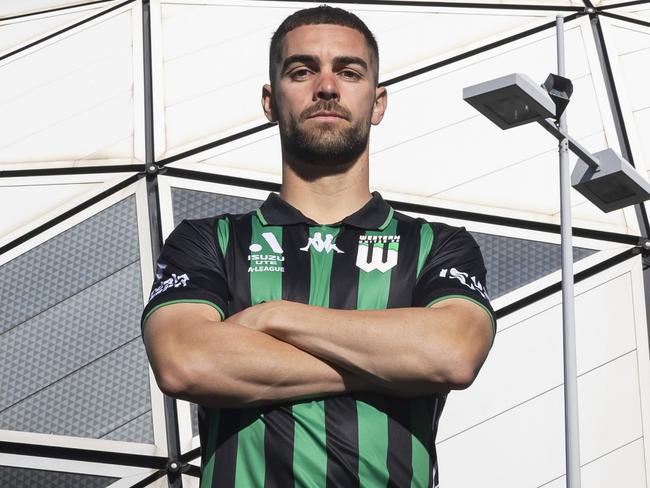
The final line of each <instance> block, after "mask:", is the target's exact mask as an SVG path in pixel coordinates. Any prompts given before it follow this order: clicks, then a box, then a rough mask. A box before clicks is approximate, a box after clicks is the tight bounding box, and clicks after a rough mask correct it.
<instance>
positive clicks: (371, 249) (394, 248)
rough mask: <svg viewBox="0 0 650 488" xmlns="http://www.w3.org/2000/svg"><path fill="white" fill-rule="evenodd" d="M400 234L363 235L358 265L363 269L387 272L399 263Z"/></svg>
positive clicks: (360, 239) (358, 254) (358, 253)
mask: <svg viewBox="0 0 650 488" xmlns="http://www.w3.org/2000/svg"><path fill="white" fill-rule="evenodd" d="M398 249H399V236H361V237H360V238H359V250H358V251H357V263H356V264H357V266H358V267H359V268H361V269H362V270H363V271H367V272H370V271H372V270H375V269H376V270H378V271H381V272H382V273H385V272H386V271H388V270H389V269H391V268H393V267H394V266H395V265H397V257H398Z"/></svg>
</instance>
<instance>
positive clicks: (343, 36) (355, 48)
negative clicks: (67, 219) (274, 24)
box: [281, 24, 370, 61]
mask: <svg viewBox="0 0 650 488" xmlns="http://www.w3.org/2000/svg"><path fill="white" fill-rule="evenodd" d="M281 52H282V58H283V59H285V58H287V57H289V56H294V55H296V54H306V55H314V56H322V55H327V54H331V55H332V56H357V57H360V58H362V59H365V60H367V61H370V54H369V50H368V44H367V42H366V38H365V37H364V36H363V34H362V33H361V32H359V31H358V30H356V29H353V28H351V27H345V26H341V25H334V24H315V25H302V26H300V27H296V28H295V29H293V30H291V31H289V32H287V35H286V37H285V39H284V42H283V43H282V51H281Z"/></svg>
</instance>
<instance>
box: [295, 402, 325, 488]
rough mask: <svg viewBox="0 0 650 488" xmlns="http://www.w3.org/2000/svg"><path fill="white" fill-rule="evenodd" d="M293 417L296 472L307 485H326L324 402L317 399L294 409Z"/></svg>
mask: <svg viewBox="0 0 650 488" xmlns="http://www.w3.org/2000/svg"><path fill="white" fill-rule="evenodd" d="M291 411H292V414H293V418H294V422H295V425H294V432H293V473H294V476H295V479H296V480H297V481H298V480H300V481H302V482H303V483H304V485H302V484H298V485H297V486H307V485H308V486H318V487H321V486H322V487H324V486H325V482H326V480H327V447H326V437H325V402H323V401H322V400H314V401H310V402H309V401H308V402H303V403H298V404H295V405H293V406H292V408H291Z"/></svg>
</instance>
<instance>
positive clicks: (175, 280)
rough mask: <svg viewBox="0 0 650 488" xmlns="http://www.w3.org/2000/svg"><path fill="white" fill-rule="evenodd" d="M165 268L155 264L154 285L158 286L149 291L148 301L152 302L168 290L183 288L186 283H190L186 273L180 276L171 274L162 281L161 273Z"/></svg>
mask: <svg viewBox="0 0 650 488" xmlns="http://www.w3.org/2000/svg"><path fill="white" fill-rule="evenodd" d="M165 268H167V265H166V264H163V263H158V264H156V280H155V282H154V285H158V286H156V288H154V289H153V290H152V291H151V294H150V295H149V301H151V300H153V299H154V298H155V297H157V296H158V295H160V294H161V293H163V292H165V291H167V290H169V289H170V288H184V287H186V286H187V282H188V281H190V278H189V276H187V274H186V273H183V274H181V275H179V274H176V273H172V274H171V276H170V277H169V278H167V279H166V280H164V281H163V273H164V271H165Z"/></svg>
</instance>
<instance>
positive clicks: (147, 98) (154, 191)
mask: <svg viewBox="0 0 650 488" xmlns="http://www.w3.org/2000/svg"><path fill="white" fill-rule="evenodd" d="M142 47H143V60H144V125H145V130H144V134H145V168H146V173H147V176H146V179H147V181H146V184H147V203H148V205H147V207H148V209H149V229H150V233H151V250H152V253H153V256H154V262H153V263H152V266H155V260H156V259H157V258H158V256H159V255H160V251H161V249H162V245H163V234H162V225H161V221H160V198H159V194H158V168H159V167H158V165H157V164H156V158H155V147H154V126H153V76H152V63H151V5H150V2H149V0H142ZM164 406H165V431H166V433H167V452H168V455H169V462H168V463H167V482H168V483H169V486H170V488H182V486H183V480H182V478H181V472H180V462H179V460H178V457H179V455H180V451H181V449H180V440H179V433H178V412H177V409H176V400H174V399H173V398H171V397H168V396H166V395H165V397H164Z"/></svg>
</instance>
